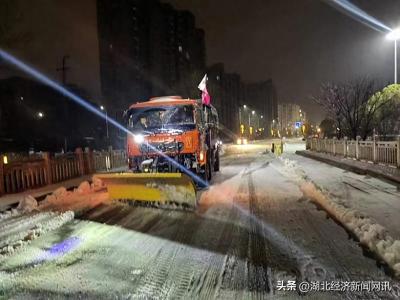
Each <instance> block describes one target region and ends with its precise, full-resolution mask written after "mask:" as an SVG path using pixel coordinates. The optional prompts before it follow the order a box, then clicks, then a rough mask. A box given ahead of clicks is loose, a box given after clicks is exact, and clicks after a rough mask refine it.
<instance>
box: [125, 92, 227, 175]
mask: <svg viewBox="0 0 400 300" xmlns="http://www.w3.org/2000/svg"><path fill="white" fill-rule="evenodd" d="M126 117H127V128H128V130H129V132H130V133H129V134H128V137H127V154H128V158H129V168H130V169H131V170H132V171H133V172H163V173H175V172H182V171H185V169H186V170H190V171H191V172H192V173H195V174H196V175H199V176H201V177H202V178H203V180H205V181H209V180H210V179H211V177H212V173H213V171H219V151H220V147H221V142H220V141H219V139H218V114H217V111H216V109H215V108H214V107H213V106H211V105H210V106H206V105H203V104H202V103H201V101H199V100H193V99H182V98H181V97H179V96H169V97H159V98H152V99H150V100H149V101H147V102H139V103H136V104H133V105H131V106H130V108H129V110H128V111H127V115H126Z"/></svg>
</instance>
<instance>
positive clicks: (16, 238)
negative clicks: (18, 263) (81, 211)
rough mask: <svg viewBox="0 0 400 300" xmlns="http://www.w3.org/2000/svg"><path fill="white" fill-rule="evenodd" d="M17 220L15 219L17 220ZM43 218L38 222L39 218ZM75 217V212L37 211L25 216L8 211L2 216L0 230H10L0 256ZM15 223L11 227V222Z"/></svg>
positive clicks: (3, 241) (12, 251) (2, 242)
mask: <svg viewBox="0 0 400 300" xmlns="http://www.w3.org/2000/svg"><path fill="white" fill-rule="evenodd" d="M16 219H17V221H14V220H16ZM38 219H40V220H42V221H41V222H37V220H38ZM73 219H74V212H72V211H66V212H62V213H60V212H37V213H34V214H30V215H26V216H24V213H22V212H18V211H16V210H14V211H13V212H11V213H7V215H6V216H3V218H2V216H0V220H2V221H4V222H3V223H0V230H1V231H2V232H3V233H7V231H8V232H9V234H8V235H6V236H5V239H4V240H2V241H1V244H2V247H1V248H0V256H7V255H10V254H12V253H14V252H15V250H16V249H19V248H21V247H23V246H25V245H27V244H29V243H30V242H31V241H32V240H34V239H36V238H37V237H39V236H40V235H42V234H44V233H46V232H49V231H52V230H54V229H56V228H58V227H61V226H62V225H64V224H65V223H67V222H69V221H71V220H73ZM7 220H10V222H12V224H11V225H13V226H12V227H11V228H10V226H9V225H10V224H8V223H9V222H7Z"/></svg>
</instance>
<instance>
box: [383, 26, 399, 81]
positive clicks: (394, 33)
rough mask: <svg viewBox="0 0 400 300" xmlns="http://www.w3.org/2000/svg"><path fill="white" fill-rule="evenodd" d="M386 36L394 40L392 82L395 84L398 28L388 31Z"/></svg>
mask: <svg viewBox="0 0 400 300" xmlns="http://www.w3.org/2000/svg"><path fill="white" fill-rule="evenodd" d="M386 38H387V39H389V40H392V41H394V83H395V84H397V40H400V28H399V29H395V30H392V31H391V32H389V33H388V34H387V35H386Z"/></svg>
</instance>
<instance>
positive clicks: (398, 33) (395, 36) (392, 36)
mask: <svg viewBox="0 0 400 300" xmlns="http://www.w3.org/2000/svg"><path fill="white" fill-rule="evenodd" d="M386 38H387V39H388V40H391V41H397V40H400V28H398V29H395V30H392V31H391V32H389V33H388V34H387V35H386Z"/></svg>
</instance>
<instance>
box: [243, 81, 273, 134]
mask: <svg viewBox="0 0 400 300" xmlns="http://www.w3.org/2000/svg"><path fill="white" fill-rule="evenodd" d="M245 101H246V103H247V104H248V105H251V106H252V107H253V108H255V109H256V110H257V111H258V113H260V114H261V115H262V116H263V118H262V121H261V125H262V127H263V128H265V132H266V133H267V134H268V135H269V134H270V132H271V128H272V124H273V122H275V121H276V119H277V118H278V106H277V105H278V104H277V96H276V89H275V86H274V85H273V83H272V80H271V79H270V80H267V81H262V82H257V83H250V84H247V85H246V97H245ZM246 103H244V104H246Z"/></svg>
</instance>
